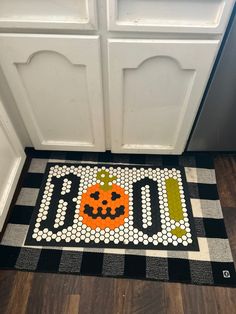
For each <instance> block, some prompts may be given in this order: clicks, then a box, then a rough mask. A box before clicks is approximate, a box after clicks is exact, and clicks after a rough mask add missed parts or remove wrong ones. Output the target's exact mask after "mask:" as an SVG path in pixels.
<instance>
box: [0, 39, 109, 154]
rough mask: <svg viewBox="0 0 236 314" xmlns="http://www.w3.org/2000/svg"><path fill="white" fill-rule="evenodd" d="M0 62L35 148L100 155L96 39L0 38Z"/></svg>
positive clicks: (101, 136) (101, 129) (100, 104)
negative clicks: (88, 152)
mask: <svg viewBox="0 0 236 314" xmlns="http://www.w3.org/2000/svg"><path fill="white" fill-rule="evenodd" d="M0 60H1V66H2V69H3V72H4V74H5V76H6V79H7V81H8V84H9V85H10V87H11V90H12V93H13V95H14V97H15V101H16V103H17V106H18V109H19V111H20V113H21V115H22V118H23V119H24V122H25V125H26V127H27V130H28V132H29V135H30V137H31V140H32V142H33V145H34V147H35V148H37V149H58V150H82V151H103V150H105V144H104V120H103V100H102V81H101V58H100V45H99V37H98V36H69V35H26V34H24V35H20V34H16V35H11V34H9V35H8V34H0Z"/></svg>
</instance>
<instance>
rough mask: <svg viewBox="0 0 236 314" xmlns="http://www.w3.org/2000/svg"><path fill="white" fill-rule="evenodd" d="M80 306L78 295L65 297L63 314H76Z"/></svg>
mask: <svg viewBox="0 0 236 314" xmlns="http://www.w3.org/2000/svg"><path fill="white" fill-rule="evenodd" d="M79 304H80V295H79V294H74V295H69V296H68V297H67V302H66V304H65V307H64V314H78V313H79Z"/></svg>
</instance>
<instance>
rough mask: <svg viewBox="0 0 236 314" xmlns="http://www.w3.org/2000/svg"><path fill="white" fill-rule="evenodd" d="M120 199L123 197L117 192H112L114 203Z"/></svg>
mask: <svg viewBox="0 0 236 314" xmlns="http://www.w3.org/2000/svg"><path fill="white" fill-rule="evenodd" d="M120 197H121V195H120V194H118V193H116V192H112V193H111V199H112V201H115V200H116V199H117V198H120Z"/></svg>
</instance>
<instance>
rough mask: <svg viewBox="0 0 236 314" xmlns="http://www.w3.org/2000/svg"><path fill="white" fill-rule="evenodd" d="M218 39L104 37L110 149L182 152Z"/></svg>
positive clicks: (207, 76)
mask: <svg viewBox="0 0 236 314" xmlns="http://www.w3.org/2000/svg"><path fill="white" fill-rule="evenodd" d="M218 44H219V42H218V40H211V41H207V40H142V39H139V40H125V39H124V40H120V39H111V40H109V94H110V100H109V103H110V124H111V142H112V151H113V152H131V153H132V152H133V153H139V152H140V153H141V152H142V153H158V154H159V153H160V154H181V153H182V152H183V150H184V148H185V145H186V141H187V139H188V135H189V133H190V130H191V127H192V125H193V121H194V118H195V115H196V112H197V110H198V106H199V103H200V101H201V97H202V95H203V92H204V88H205V86H206V83H207V80H208V78H209V74H210V71H211V67H212V64H213V61H214V57H215V55H216V51H217V47H218Z"/></svg>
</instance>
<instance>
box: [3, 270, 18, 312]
mask: <svg viewBox="0 0 236 314" xmlns="http://www.w3.org/2000/svg"><path fill="white" fill-rule="evenodd" d="M16 274H17V272H16V271H12V270H1V271H0V305H1V312H2V313H6V312H7V308H8V304H9V302H10V299H11V294H12V289H13V287H14V280H15V276H16Z"/></svg>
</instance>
